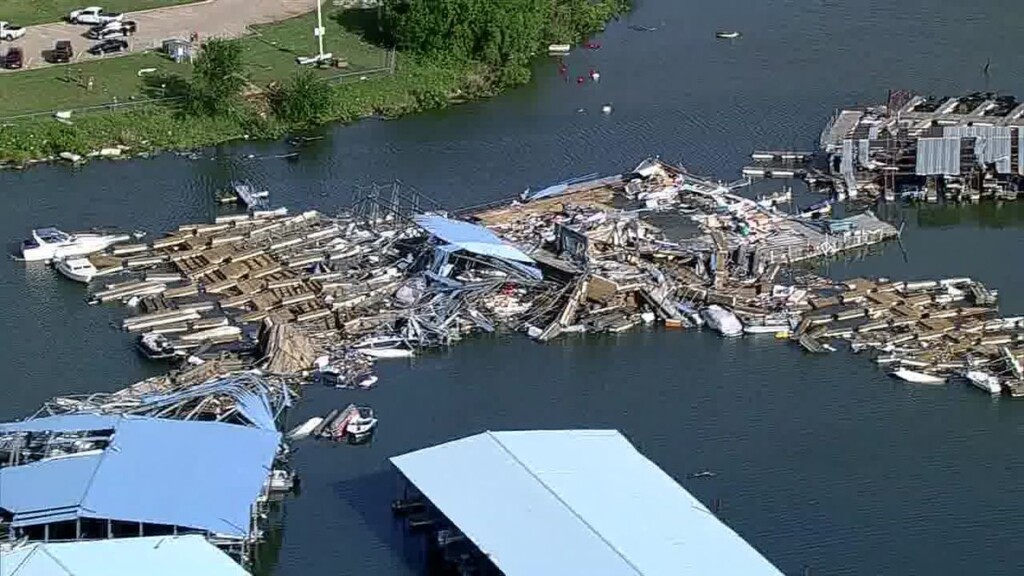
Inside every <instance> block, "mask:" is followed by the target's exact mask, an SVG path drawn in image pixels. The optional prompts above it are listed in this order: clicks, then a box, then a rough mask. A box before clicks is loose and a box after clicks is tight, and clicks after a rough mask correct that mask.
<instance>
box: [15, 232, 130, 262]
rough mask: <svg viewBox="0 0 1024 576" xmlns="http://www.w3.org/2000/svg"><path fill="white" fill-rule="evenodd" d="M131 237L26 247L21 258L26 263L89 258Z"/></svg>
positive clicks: (79, 239) (78, 239) (84, 238)
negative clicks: (80, 257) (88, 256)
mask: <svg viewBox="0 0 1024 576" xmlns="http://www.w3.org/2000/svg"><path fill="white" fill-rule="evenodd" d="M129 238H130V236H98V235H94V236H83V235H79V236H76V237H75V240H74V241H72V242H68V243H65V244H52V245H45V244H44V245H40V246H32V247H25V248H22V250H21V257H22V259H23V260H25V261H26V262H47V261H50V260H58V259H61V258H70V257H72V256H87V255H89V254H95V253H96V252H100V251H102V250H105V249H107V248H109V247H110V246H113V245H114V244H117V243H118V242H124V241H126V240H128V239H129Z"/></svg>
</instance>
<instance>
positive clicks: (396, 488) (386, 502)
mask: <svg viewBox="0 0 1024 576" xmlns="http://www.w3.org/2000/svg"><path fill="white" fill-rule="evenodd" d="M403 485H404V480H403V479H402V477H401V475H400V474H399V473H398V472H397V471H396V470H394V469H393V468H391V467H390V466H388V467H387V468H385V469H381V470H378V471H376V472H373V473H371V474H366V475H362V476H357V477H355V478H349V479H347V480H342V481H339V482H335V483H334V484H333V485H332V486H331V488H332V490H333V492H334V494H335V495H336V496H337V497H338V498H339V499H341V500H343V501H345V502H347V503H348V504H349V505H350V506H351V507H352V509H353V510H354V511H355V512H356V513H357V514H358V515H359V516H360V517H361V518H362V521H363V523H364V525H365V526H367V527H368V528H369V530H370V532H371V533H372V534H373V535H374V536H375V537H376V538H377V540H378V541H379V542H381V543H383V544H385V545H386V546H387V547H388V548H390V549H391V551H392V552H393V554H394V556H395V557H396V558H401V560H402V563H403V564H404V565H405V567H406V568H407V570H408V571H409V573H413V574H428V573H429V571H428V570H427V554H426V549H425V547H424V546H423V540H422V537H421V536H422V535H421V534H417V533H410V532H409V531H408V530H406V527H405V521H404V520H403V519H402V518H399V517H396V516H395V515H394V514H392V512H391V503H392V502H393V501H394V500H395V499H396V498H400V497H401V495H402V487H403Z"/></svg>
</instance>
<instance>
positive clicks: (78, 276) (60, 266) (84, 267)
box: [56, 256, 98, 284]
mask: <svg viewBox="0 0 1024 576" xmlns="http://www.w3.org/2000/svg"><path fill="white" fill-rule="evenodd" d="M56 268H57V271H58V272H60V273H61V274H63V275H65V276H67V277H68V278H70V279H72V280H74V281H75V282H82V283H85V284H88V283H89V281H90V280H92V279H93V277H94V276H96V274H97V272H98V270H96V267H95V266H93V264H92V262H90V261H89V259H88V258H86V257H85V256H71V257H69V258H62V259H61V260H58V261H57V265H56Z"/></svg>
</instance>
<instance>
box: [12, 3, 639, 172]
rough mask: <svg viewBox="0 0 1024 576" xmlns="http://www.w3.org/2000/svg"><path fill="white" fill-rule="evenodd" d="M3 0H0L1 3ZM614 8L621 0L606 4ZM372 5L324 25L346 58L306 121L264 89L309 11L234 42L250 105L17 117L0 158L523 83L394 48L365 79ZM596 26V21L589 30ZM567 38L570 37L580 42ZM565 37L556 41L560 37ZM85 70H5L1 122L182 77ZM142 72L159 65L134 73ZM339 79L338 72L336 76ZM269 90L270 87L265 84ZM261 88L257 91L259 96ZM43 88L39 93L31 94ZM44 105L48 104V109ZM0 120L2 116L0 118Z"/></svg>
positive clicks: (376, 107)
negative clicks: (392, 64)
mask: <svg viewBox="0 0 1024 576" xmlns="http://www.w3.org/2000/svg"><path fill="white" fill-rule="evenodd" d="M0 1H2V0H0ZM614 1H615V3H616V4H621V3H620V2H619V0H614ZM375 13H376V11H369V12H359V11H346V12H344V13H339V14H335V15H333V16H332V17H331V18H330V19H328V20H326V21H325V24H326V26H327V35H326V38H325V50H326V51H329V52H332V53H333V54H334V56H335V57H336V58H340V59H342V60H343V61H345V62H346V63H347V66H346V67H344V68H334V67H331V68H326V69H317V70H316V72H315V73H316V74H317V75H318V76H320V77H322V78H325V79H328V78H329V79H330V80H328V82H329V86H330V88H329V91H328V92H327V95H326V98H325V99H324V100H325V101H326V105H325V106H324V107H323V109H322V110H320V111H319V112H318V113H317V114H316V117H315V118H314V119H313V121H306V122H303V123H302V124H301V125H300V124H292V123H288V122H284V121H282V120H281V119H279V118H277V117H276V116H275V115H274V114H272V113H269V112H268V110H269V109H270V107H269V106H268V105H267V98H266V95H267V94H270V93H272V92H273V89H272V87H273V86H274V85H275V84H277V83H279V82H283V81H284V80H285V79H287V78H288V77H289V76H290V75H291V74H293V73H294V72H295V71H296V70H297V69H298V66H297V65H296V64H295V58H296V56H304V55H310V54H312V53H314V52H315V50H316V48H315V40H314V39H313V38H312V35H311V34H310V32H309V31H310V30H312V28H313V21H314V20H313V18H314V17H313V16H312V15H309V16H303V17H300V18H295V19H293V20H289V21H286V22H281V23H277V24H272V25H268V26H263V27H260V28H258V30H257V34H254V35H253V36H251V37H247V38H245V39H243V40H240V41H239V42H240V43H241V46H242V47H243V60H244V64H245V68H246V73H247V74H248V76H249V77H250V79H251V82H252V84H251V86H250V92H251V93H252V92H255V95H254V96H253V95H250V98H249V99H248V104H247V105H243V106H239V107H237V108H236V109H234V110H233V111H232V112H231V113H230V114H225V115H222V116H217V117H209V116H202V115H194V114H190V113H186V112H185V111H184V110H183V109H182V108H181V105H180V102H178V101H174V102H162V103H150V104H143V105H140V106H136V107H132V108H130V109H128V110H124V109H121V110H117V111H109V110H107V109H105V108H101V109H100V110H99V111H92V112H89V113H79V112H76V113H75V114H73V116H72V122H73V125H67V124H64V123H59V122H56V121H55V120H53V119H52V118H50V117H49V116H40V117H34V118H28V119H25V118H22V119H17V120H13V121H9V122H8V123H7V124H5V125H2V126H0V162H4V163H8V164H20V163H24V162H26V161H29V160H33V159H40V158H47V157H52V156H54V155H56V154H58V153H60V152H65V151H70V152H76V153H79V154H84V153H88V152H89V151H93V150H97V149H99V148H102V147H109V146H114V145H122V146H127V147H129V148H130V149H131V150H132V151H133V152H141V151H150V150H160V149H190V148H196V147H200V146H207V145H214V144H218V143H222V142H225V141H229V140H234V139H238V138H243V137H250V138H276V137H280V136H281V135H283V134H286V133H288V132H289V131H294V130H297V129H302V128H308V127H309V126H310V125H311V124H319V123H325V122H351V121H354V120H357V119H360V118H364V117H367V116H371V115H383V116H399V115H403V114H409V113H414V112H418V111H422V110H427V109H432V108H438V107H443V106H446V105H447V104H449V103H451V102H453V101H462V100H469V99H474V98H480V97H486V96H489V95H493V94H495V93H496V92H498V91H500V90H502V89H504V88H507V87H508V86H510V85H513V84H515V83H519V82H522V81H525V79H528V75H527V76H526V77H525V78H524V77H523V76H522V74H516V75H515V81H513V82H510V81H509V75H508V74H507V71H506V70H502V69H500V68H498V67H496V66H493V65H489V64H485V63H483V62H482V61H480V60H477V59H473V58H465V57H459V56H456V55H452V54H445V53H430V54H425V53H418V52H415V51H411V52H408V53H402V54H400V55H399V57H398V58H397V66H396V68H395V69H394V72H393V73H392V74H377V75H369V72H367V75H364V74H363V72H365V71H370V70H374V69H379V68H380V67H381V66H382V65H383V64H384V63H385V61H386V58H385V55H386V51H385V50H383V49H382V48H380V47H378V46H376V45H374V44H373V43H371V42H370V41H369V39H371V38H373V39H376V38H375V36H374V33H373V31H374V30H379V27H377V26H376V19H375ZM602 23H603V20H602V21H599V22H598V23H597V24H595V27H599V26H600V25H601V24H602ZM578 35H579V34H575V35H574V37H573V38H571V39H572V40H578V39H579V38H578V37H575V36H578ZM567 37H568V33H566V36H565V37H560V38H559V40H564V39H566V38H567ZM95 65H96V66H97V68H96V69H94V70H90V71H83V73H82V74H81V75H79V73H78V70H77V69H78V68H81V67H82V66H75V67H74V69H73V70H72V73H71V74H70V78H71V79H70V80H69V79H68V77H69V73H68V72H67V70H65V69H64V68H51V69H47V70H40V71H30V72H23V73H18V74H13V75H9V76H8V77H5V78H4V80H5V81H6V80H8V78H9V79H10V80H12V82H6V84H5V83H0V118H3V117H10V116H12V115H14V114H23V113H25V112H26V111H30V109H31V108H35V110H39V107H40V106H42V107H43V108H42V109H43V110H47V109H70V108H79V107H82V106H90V105H95V104H105V103H108V102H110V101H111V100H110V98H112V97H113V96H116V97H117V99H118V102H121V103H123V102H129V101H137V100H140V99H146V98H154V97H159V96H163V95H167V96H173V95H174V94H176V93H179V92H177V91H179V90H180V89H181V86H183V83H184V82H185V81H187V79H188V77H189V74H190V70H189V66H188V65H178V64H174V63H172V62H170V61H168V60H166V59H163V58H162V57H160V56H158V55H155V54H144V55H133V56H126V57H122V58H117V59H113V60H110V61H107V62H100V63H96V64H95ZM144 68H157V71H155V72H153V73H150V74H145V75H143V76H141V77H140V76H139V74H138V72H139V70H141V69H144ZM90 75H91V76H93V77H94V85H93V89H92V90H91V91H90V90H88V89H86V88H85V87H83V86H82V84H81V82H80V81H78V80H77V79H78V78H79V77H80V76H84V77H86V78H87V77H89V76H90ZM342 75H345V77H344V78H342V77H341V76H342ZM268 87H270V89H268ZM261 91H263V94H261V93H260V92H261ZM41 93H45V96H43V97H37V95H40V94H41ZM51 107H52V108H51ZM0 122H2V120H0Z"/></svg>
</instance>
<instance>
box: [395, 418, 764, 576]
mask: <svg viewBox="0 0 1024 576" xmlns="http://www.w3.org/2000/svg"><path fill="white" fill-rule="evenodd" d="M391 463H392V464H394V466H395V467H396V468H397V469H398V470H399V471H400V472H401V474H402V476H403V477H404V478H405V479H406V481H407V482H408V487H407V489H406V491H405V494H404V495H403V498H402V499H401V500H399V501H397V502H395V503H394V504H393V505H392V509H393V510H394V512H395V513H396V515H398V516H400V517H402V523H403V524H404V525H405V526H406V528H407V529H408V530H409V531H411V532H415V533H418V534H421V535H423V538H424V539H425V540H426V545H427V549H428V550H430V551H431V552H432V553H433V554H432V555H433V556H435V557H440V558H443V562H444V563H445V564H447V565H448V566H449V567H450V568H451V569H452V572H451V573H456V574H504V575H506V576H527V575H529V576H533V575H536V574H607V575H622V576H637V575H652V576H653V575H656V574H694V575H697V574H744V575H749V576H759V575H764V576H782V572H781V571H779V570H778V569H777V568H776V567H775V566H773V565H772V564H771V563H770V562H769V561H768V560H766V559H765V558H764V557H763V556H762V555H761V554H760V553H758V551H757V550H755V549H754V548H753V547H752V546H751V545H750V544H748V543H747V542H746V541H744V540H743V538H741V537H740V536H738V535H737V534H736V533H735V532H733V531H732V530H731V529H730V528H728V527H727V526H726V525H725V524H724V523H722V521H721V520H719V519H718V518H717V517H716V516H715V514H714V512H712V511H711V510H709V509H708V508H707V507H705V506H704V505H702V504H701V503H700V502H699V501H698V500H697V499H696V498H695V497H694V496H693V495H691V494H690V493H689V492H687V491H686V489H684V488H683V487H682V486H680V485H679V484H678V483H676V482H675V481H674V480H673V479H672V478H671V477H669V476H668V475H667V474H666V473H665V472H663V471H662V470H661V469H660V468H658V466H657V465H656V464H654V463H653V462H651V461H650V460H648V459H647V458H646V457H644V456H643V454H641V453H640V452H638V451H637V450H636V448H634V447H633V445H632V444H630V443H629V441H628V440H626V438H625V437H624V436H623V435H622V434H621V433H619V432H618V431H615V430H543V431H542V430H527V431H518V432H484V433H482V434H477V435H475V436H470V437H467V438H462V439H459V440H453V441H451V442H447V443H445V444H441V445H439V446H433V447H430V448H425V449H423V450H418V451H415V452H410V453H408V454H403V455H401V456H396V457H394V458H391ZM638 525H639V526H643V527H644V528H643V531H644V537H643V538H641V539H638V538H637V537H636V534H635V530H636V526H638ZM684 542H685V543H686V544H685V545H682V544H680V543H684Z"/></svg>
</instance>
